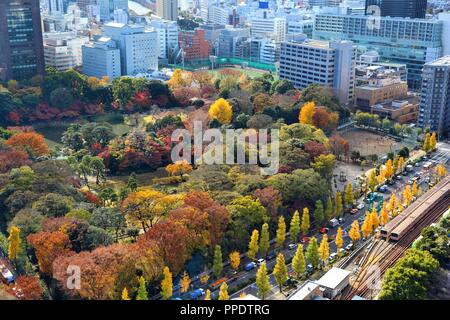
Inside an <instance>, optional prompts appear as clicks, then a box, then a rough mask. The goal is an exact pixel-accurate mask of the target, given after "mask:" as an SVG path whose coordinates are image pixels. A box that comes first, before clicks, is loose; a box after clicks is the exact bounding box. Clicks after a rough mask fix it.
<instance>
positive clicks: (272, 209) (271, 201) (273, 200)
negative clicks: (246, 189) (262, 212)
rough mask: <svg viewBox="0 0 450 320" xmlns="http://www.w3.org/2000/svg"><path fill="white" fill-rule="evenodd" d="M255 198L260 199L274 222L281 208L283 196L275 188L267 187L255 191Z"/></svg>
mask: <svg viewBox="0 0 450 320" xmlns="http://www.w3.org/2000/svg"><path fill="white" fill-rule="evenodd" d="M254 194H255V197H256V198H258V199H259V201H260V202H261V204H262V205H263V206H264V207H265V208H266V209H267V212H268V213H269V215H270V218H271V220H272V221H275V220H276V218H277V213H278V208H279V207H280V206H281V202H282V201H281V200H282V199H281V194H280V192H279V191H278V190H277V189H275V188H273V187H266V188H263V189H256V190H255V193H254Z"/></svg>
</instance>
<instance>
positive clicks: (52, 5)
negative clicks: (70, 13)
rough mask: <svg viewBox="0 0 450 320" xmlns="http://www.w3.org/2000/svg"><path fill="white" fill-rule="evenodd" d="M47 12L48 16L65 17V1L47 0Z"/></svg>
mask: <svg viewBox="0 0 450 320" xmlns="http://www.w3.org/2000/svg"><path fill="white" fill-rule="evenodd" d="M46 4H47V11H48V14H49V15H51V16H53V15H55V16H56V15H63V14H64V3H63V0H47V1H46Z"/></svg>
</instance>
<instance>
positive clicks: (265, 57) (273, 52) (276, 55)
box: [259, 40, 280, 64]
mask: <svg viewBox="0 0 450 320" xmlns="http://www.w3.org/2000/svg"><path fill="white" fill-rule="evenodd" d="M279 59H280V43H279V42H275V41H274V40H267V41H263V42H262V43H261V48H260V52H259V62H263V63H268V64H274V63H275V62H278V60H279Z"/></svg>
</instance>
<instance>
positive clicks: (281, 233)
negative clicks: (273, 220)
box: [276, 216, 286, 248]
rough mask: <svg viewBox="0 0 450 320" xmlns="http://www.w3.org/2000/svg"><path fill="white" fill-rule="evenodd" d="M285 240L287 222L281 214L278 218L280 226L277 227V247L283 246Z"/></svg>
mask: <svg viewBox="0 0 450 320" xmlns="http://www.w3.org/2000/svg"><path fill="white" fill-rule="evenodd" d="M285 241H286V222H285V221H284V217H283V216H281V217H280V218H279V219H278V228H277V236H276V245H277V247H278V248H281V247H283V245H284V242H285Z"/></svg>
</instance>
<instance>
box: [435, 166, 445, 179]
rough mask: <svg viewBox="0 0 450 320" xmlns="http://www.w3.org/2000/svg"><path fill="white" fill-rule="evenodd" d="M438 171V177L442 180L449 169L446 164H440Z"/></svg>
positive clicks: (437, 167)
mask: <svg viewBox="0 0 450 320" xmlns="http://www.w3.org/2000/svg"><path fill="white" fill-rule="evenodd" d="M436 173H437V176H438V178H439V180H440V179H442V178H443V177H445V176H446V175H447V169H446V168H445V166H444V165H442V164H438V165H437V166H436Z"/></svg>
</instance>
